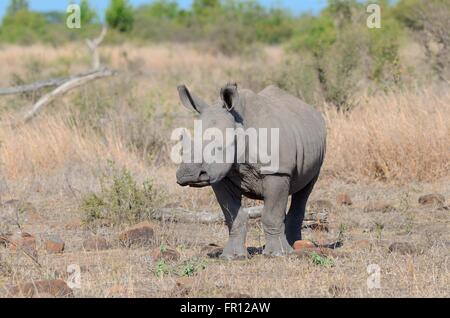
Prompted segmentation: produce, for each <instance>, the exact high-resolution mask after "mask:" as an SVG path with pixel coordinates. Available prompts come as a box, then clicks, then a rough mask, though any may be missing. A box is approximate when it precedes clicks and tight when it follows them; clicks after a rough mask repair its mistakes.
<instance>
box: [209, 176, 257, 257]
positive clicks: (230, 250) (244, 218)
mask: <svg viewBox="0 0 450 318" xmlns="http://www.w3.org/2000/svg"><path fill="white" fill-rule="evenodd" d="M213 190H214V193H215V195H216V197H217V201H218V202H219V205H220V207H221V209H222V212H223V214H224V216H225V223H226V224H227V226H228V230H229V239H228V243H227V244H226V245H225V247H224V249H223V252H222V255H221V256H220V258H222V259H226V260H236V259H246V258H247V257H248V253H247V248H246V247H245V240H246V237H247V224H248V218H249V216H248V213H245V211H243V209H242V207H241V201H242V194H241V192H240V190H239V189H238V188H236V187H235V186H234V185H233V184H232V183H231V182H229V181H228V180H226V179H224V180H222V181H221V182H219V183H217V184H214V185H213Z"/></svg>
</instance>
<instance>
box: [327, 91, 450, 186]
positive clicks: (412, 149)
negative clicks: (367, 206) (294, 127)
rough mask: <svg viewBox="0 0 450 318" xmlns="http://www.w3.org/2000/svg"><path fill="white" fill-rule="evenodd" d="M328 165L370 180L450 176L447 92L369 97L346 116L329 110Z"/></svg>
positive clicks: (449, 122)
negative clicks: (363, 103)
mask: <svg viewBox="0 0 450 318" xmlns="http://www.w3.org/2000/svg"><path fill="white" fill-rule="evenodd" d="M326 118H327V121H328V127H329V138H328V154H327V159H326V165H327V166H328V167H329V168H330V169H331V170H333V171H334V172H336V173H341V174H353V175H355V176H363V177H369V178H370V179H381V180H388V181H389V180H396V181H412V180H418V181H422V180H427V181H432V180H434V179H437V178H442V177H447V178H448V177H450V91H449V88H448V87H446V88H440V89H438V88H434V89H433V88H428V89H420V90H416V91H411V92H395V93H394V92H391V93H388V94H383V95H381V96H377V97H372V98H369V99H367V102H366V104H365V105H363V106H361V107H359V108H357V109H355V110H354V111H352V112H350V113H349V114H342V113H338V112H336V111H334V110H333V109H328V110H327V111H326Z"/></svg>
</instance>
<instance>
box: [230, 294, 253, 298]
mask: <svg viewBox="0 0 450 318" xmlns="http://www.w3.org/2000/svg"><path fill="white" fill-rule="evenodd" d="M225 298H252V296H250V295H249V294H243V293H228V294H226V295H225Z"/></svg>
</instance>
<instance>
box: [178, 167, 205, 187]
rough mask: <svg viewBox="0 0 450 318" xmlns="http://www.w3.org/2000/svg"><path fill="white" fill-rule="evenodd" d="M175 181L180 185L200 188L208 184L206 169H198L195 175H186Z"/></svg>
mask: <svg viewBox="0 0 450 318" xmlns="http://www.w3.org/2000/svg"><path fill="white" fill-rule="evenodd" d="M177 183H178V184H179V185H180V186H182V187H187V186H189V187H192V188H202V187H206V186H209V185H210V184H211V183H210V178H209V176H208V174H207V173H206V171H200V172H199V174H197V175H187V176H183V177H181V178H179V179H178V180H177Z"/></svg>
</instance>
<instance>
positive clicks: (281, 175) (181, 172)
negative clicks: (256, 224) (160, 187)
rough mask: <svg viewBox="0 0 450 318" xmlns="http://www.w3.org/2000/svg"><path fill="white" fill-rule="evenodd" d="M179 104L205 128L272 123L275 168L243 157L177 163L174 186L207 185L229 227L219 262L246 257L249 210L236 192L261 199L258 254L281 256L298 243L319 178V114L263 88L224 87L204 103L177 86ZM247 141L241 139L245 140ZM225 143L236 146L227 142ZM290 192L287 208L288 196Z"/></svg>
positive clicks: (322, 137) (322, 134)
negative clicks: (212, 100)
mask: <svg viewBox="0 0 450 318" xmlns="http://www.w3.org/2000/svg"><path fill="white" fill-rule="evenodd" d="M178 92H179V95H180V99H181V102H182V104H183V105H184V106H186V107H187V108H189V109H191V110H192V109H193V110H195V111H197V112H198V113H199V114H200V120H201V121H202V125H203V127H204V128H208V127H215V128H217V129H219V130H221V131H225V130H226V129H227V128H238V127H241V128H243V129H247V128H251V127H253V128H260V127H266V128H278V131H279V165H278V169H277V170H276V171H263V169H261V167H262V164H261V163H260V162H248V160H247V159H248V158H247V156H245V158H244V160H243V161H242V160H241V161H240V162H237V161H236V159H237V158H235V161H234V162H227V163H206V162H197V163H182V164H181V165H180V167H179V168H178V171H177V182H178V184H179V185H181V186H191V187H206V186H211V187H212V188H213V190H214V193H215V195H216V198H217V200H218V202H219V205H220V207H221V209H222V211H223V213H224V216H225V221H226V224H227V226H228V228H229V241H228V243H227V244H226V245H225V247H224V250H223V253H222V255H221V257H222V258H224V259H240V258H246V257H247V256H248V254H247V249H246V247H245V240H246V234H247V223H248V214H247V213H245V212H244V210H243V209H242V204H241V201H242V198H243V196H245V197H248V198H251V199H255V200H264V209H263V212H262V216H261V222H262V225H263V229H264V234H265V240H266V244H265V248H264V252H263V254H264V255H267V256H281V255H285V254H289V253H291V252H292V251H293V249H292V245H293V243H294V242H295V241H297V240H301V227H302V222H303V218H304V214H305V207H306V201H307V200H308V197H309V195H310V193H311V191H312V189H313V187H314V184H315V182H316V181H317V179H318V176H319V172H320V169H321V166H322V163H323V161H324V156H325V147H326V125H325V121H324V119H323V117H322V115H321V114H320V113H319V112H318V111H317V110H315V109H314V108H313V107H311V106H309V105H307V104H306V103H304V102H303V101H301V100H300V99H298V98H296V97H295V96H293V95H291V94H289V93H287V92H285V91H284V90H282V89H280V88H278V87H275V86H269V87H267V88H265V89H264V90H263V91H261V92H259V93H254V92H252V91H251V90H247V89H240V88H239V89H238V87H237V85H236V84H227V85H226V86H224V87H223V88H222V89H221V91H220V98H219V99H218V101H217V102H215V103H213V104H212V105H209V104H207V103H206V102H205V101H203V100H202V99H201V98H199V97H198V96H196V95H195V94H193V93H191V92H189V90H188V89H187V88H186V86H184V85H182V86H179V87H178ZM224 134H225V132H224ZM246 142H248V140H247V139H246ZM227 147H236V145H235V144H234V143H231V144H228V145H227ZM290 195H292V199H291V205H290V208H289V211H288V212H287V213H286V207H287V203H288V197H289V196H290Z"/></svg>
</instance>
